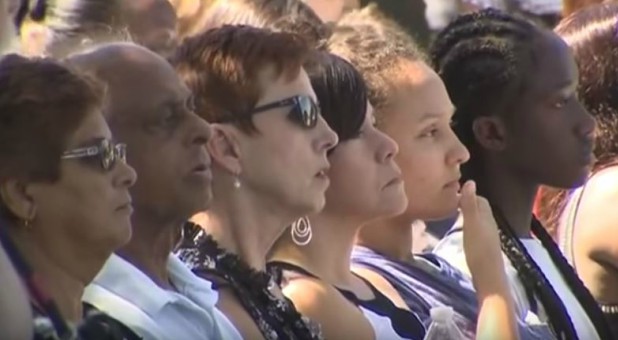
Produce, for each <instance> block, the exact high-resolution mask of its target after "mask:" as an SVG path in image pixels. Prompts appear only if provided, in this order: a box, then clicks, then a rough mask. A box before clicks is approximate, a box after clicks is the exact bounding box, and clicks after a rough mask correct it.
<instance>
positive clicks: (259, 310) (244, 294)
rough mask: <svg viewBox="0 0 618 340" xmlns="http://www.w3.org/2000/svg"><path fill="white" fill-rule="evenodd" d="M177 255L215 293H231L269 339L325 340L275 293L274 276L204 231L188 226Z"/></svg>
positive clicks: (315, 327)
mask: <svg viewBox="0 0 618 340" xmlns="http://www.w3.org/2000/svg"><path fill="white" fill-rule="evenodd" d="M176 254H177V255H178V257H179V258H180V259H181V260H182V261H183V262H184V263H185V264H186V265H187V266H188V267H189V268H190V269H191V270H192V271H193V272H194V273H195V274H196V275H198V276H200V277H202V278H204V279H207V280H209V281H212V282H213V287H214V288H215V289H217V287H219V288H222V287H225V288H228V289H231V290H232V291H233V293H234V294H235V295H236V297H237V298H238V300H239V301H240V303H241V304H242V306H243V307H244V308H245V310H246V311H247V312H248V314H249V315H250V316H251V318H252V319H253V321H254V322H255V324H256V325H257V327H258V328H259V330H260V332H261V333H262V335H263V336H264V338H265V339H267V340H277V339H279V340H281V339H290V340H296V339H299V340H300V339H302V340H305V339H306V340H317V339H323V337H322V334H321V331H320V328H319V326H318V325H317V324H315V323H313V322H311V321H310V320H309V319H307V318H306V317H303V316H302V315H301V314H300V313H298V311H296V308H295V307H294V305H293V304H292V302H291V301H290V300H288V299H287V298H285V297H280V296H277V295H276V294H274V293H273V291H274V290H275V288H277V284H276V283H275V280H273V278H272V277H271V275H269V274H268V273H266V272H264V271H257V270H255V269H253V268H251V267H250V266H249V265H248V264H247V263H246V262H245V261H243V260H242V259H241V258H240V257H238V256H237V255H236V254H232V253H228V252H226V251H225V250H223V249H221V248H220V247H219V245H218V243H217V242H216V241H215V240H214V239H213V238H212V236H210V235H208V234H206V233H205V232H204V231H203V230H202V228H201V227H199V226H197V225H195V224H193V223H187V224H186V225H185V227H184V233H183V239H182V242H181V244H180V246H179V248H178V250H177V252H176Z"/></svg>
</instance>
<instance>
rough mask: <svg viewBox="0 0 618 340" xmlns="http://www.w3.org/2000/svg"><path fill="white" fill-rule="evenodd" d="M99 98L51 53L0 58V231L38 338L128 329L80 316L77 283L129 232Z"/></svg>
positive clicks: (119, 170) (85, 311)
mask: <svg viewBox="0 0 618 340" xmlns="http://www.w3.org/2000/svg"><path fill="white" fill-rule="evenodd" d="M102 98H103V92H102V91H101V89H100V88H99V87H98V86H97V85H96V84H94V83H92V82H91V81H89V80H88V79H86V78H83V77H81V76H79V75H77V74H75V73H73V72H72V71H70V70H69V69H67V68H65V67H64V66H62V65H60V64H58V63H56V62H54V61H51V60H46V59H32V60H29V59H25V58H22V57H19V56H16V55H9V56H6V57H4V58H3V59H2V60H1V61H0V145H1V147H0V218H1V219H2V220H3V221H2V222H3V226H2V228H0V241H2V246H3V247H4V249H5V250H6V252H7V254H8V255H9V258H10V259H11V261H12V263H13V265H14V267H15V268H16V269H17V272H18V273H19V274H20V276H21V279H22V281H23V282H24V283H25V286H26V290H27V292H28V295H29V298H30V303H31V307H32V310H33V312H34V325H35V332H36V333H37V335H39V336H40V335H42V334H45V336H46V337H45V338H46V339H48V338H52V339H53V338H55V337H57V338H62V339H72V338H76V337H77V338H88V339H92V338H93V335H96V336H95V337H94V339H131V338H132V337H131V336H132V334H131V333H130V332H126V333H125V332H124V331H126V330H125V329H123V328H122V326H120V325H117V324H115V323H114V322H113V320H107V319H105V317H103V318H101V317H98V318H96V319H97V321H96V322H99V321H103V323H105V325H101V324H100V323H99V325H101V327H94V328H93V327H85V326H84V321H85V320H87V319H88V318H85V316H92V313H91V312H92V310H91V309H90V308H88V307H87V306H84V305H83V304H82V301H81V300H82V294H83V291H84V287H85V286H86V285H87V284H89V283H90V282H91V281H92V279H93V278H94V277H95V275H96V274H97V273H98V272H99V270H100V269H101V267H102V266H103V264H104V263H105V261H106V260H107V258H108V257H109V256H110V254H111V253H112V252H113V251H114V250H115V249H116V248H118V247H120V246H121V245H123V244H124V243H125V242H127V241H128V240H129V238H130V237H131V222H130V216H131V212H132V208H131V197H130V196H129V191H128V189H129V187H130V186H132V185H133V183H134V182H135V180H136V176H135V172H134V171H133V169H132V168H130V167H129V166H128V165H126V164H125V162H124V159H125V155H124V145H122V144H114V143H113V142H112V141H111V139H112V136H111V133H110V130H109V128H108V126H107V124H106V122H105V119H104V118H103V115H102V114H101V108H102ZM104 319H105V320H104ZM96 322H95V323H96ZM86 324H87V323H86ZM79 325H81V327H78V326H79ZM90 326H92V324H91V325H90ZM88 332H92V334H89V333H88Z"/></svg>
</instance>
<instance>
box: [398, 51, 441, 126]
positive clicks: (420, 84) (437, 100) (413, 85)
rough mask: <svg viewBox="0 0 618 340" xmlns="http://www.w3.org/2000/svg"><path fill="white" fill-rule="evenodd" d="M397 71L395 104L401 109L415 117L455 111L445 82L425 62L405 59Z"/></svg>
mask: <svg viewBox="0 0 618 340" xmlns="http://www.w3.org/2000/svg"><path fill="white" fill-rule="evenodd" d="M397 72H398V74H399V75H398V76H397V77H396V82H395V84H396V92H395V97H394V104H395V106H396V107H397V108H399V111H403V112H406V114H407V115H409V116H410V118H413V119H420V118H422V117H423V116H424V115H426V114H442V113H443V114H450V113H452V112H453V104H452V103H451V100H450V99H449V96H448V93H447V92H446V88H445V86H444V83H443V82H442V80H441V79H440V77H439V76H438V75H437V74H436V73H435V72H434V71H433V70H432V69H431V68H430V67H429V66H428V65H426V64H425V63H424V62H420V61H415V62H412V61H403V62H402V63H401V64H400V67H399V70H398V71H397Z"/></svg>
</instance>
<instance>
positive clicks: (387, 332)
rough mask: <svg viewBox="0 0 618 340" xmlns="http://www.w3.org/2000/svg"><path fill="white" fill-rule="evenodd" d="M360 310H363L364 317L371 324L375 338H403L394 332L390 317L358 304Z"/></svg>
mask: <svg viewBox="0 0 618 340" xmlns="http://www.w3.org/2000/svg"><path fill="white" fill-rule="evenodd" d="M358 308H360V310H361V311H362V312H363V315H364V316H365V318H366V319H367V320H368V321H369V323H370V324H371V328H373V332H374V334H375V336H376V340H399V339H401V340H404V339H405V338H402V337H401V336H400V335H399V334H397V332H395V330H394V328H393V324H392V323H391V319H389V318H388V317H386V316H382V315H379V314H377V313H376V312H374V311H372V310H370V309H367V308H365V307H363V306H358Z"/></svg>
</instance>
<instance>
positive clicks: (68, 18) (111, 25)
mask: <svg viewBox="0 0 618 340" xmlns="http://www.w3.org/2000/svg"><path fill="white" fill-rule="evenodd" d="M20 13H21V15H20V20H19V21H18V23H19V33H20V36H21V45H22V50H23V53H24V54H26V55H52V56H54V57H63V56H66V55H68V54H71V53H73V52H76V51H78V50H81V49H83V48H84V46H90V45H93V44H95V43H102V42H106V41H108V42H109V41H117V40H131V41H134V42H136V43H138V44H140V45H143V46H145V47H146V48H148V49H150V50H152V51H154V52H156V53H159V54H161V55H164V56H167V55H169V54H170V53H171V51H172V50H173V49H174V47H175V46H176V44H177V37H176V35H177V34H176V14H175V12H174V8H173V7H172V5H171V4H170V3H169V2H168V1H167V0H130V1H126V0H105V1H101V0H56V1H51V0H37V1H34V2H32V3H31V5H30V6H25V7H22V9H21V10H20Z"/></svg>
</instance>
